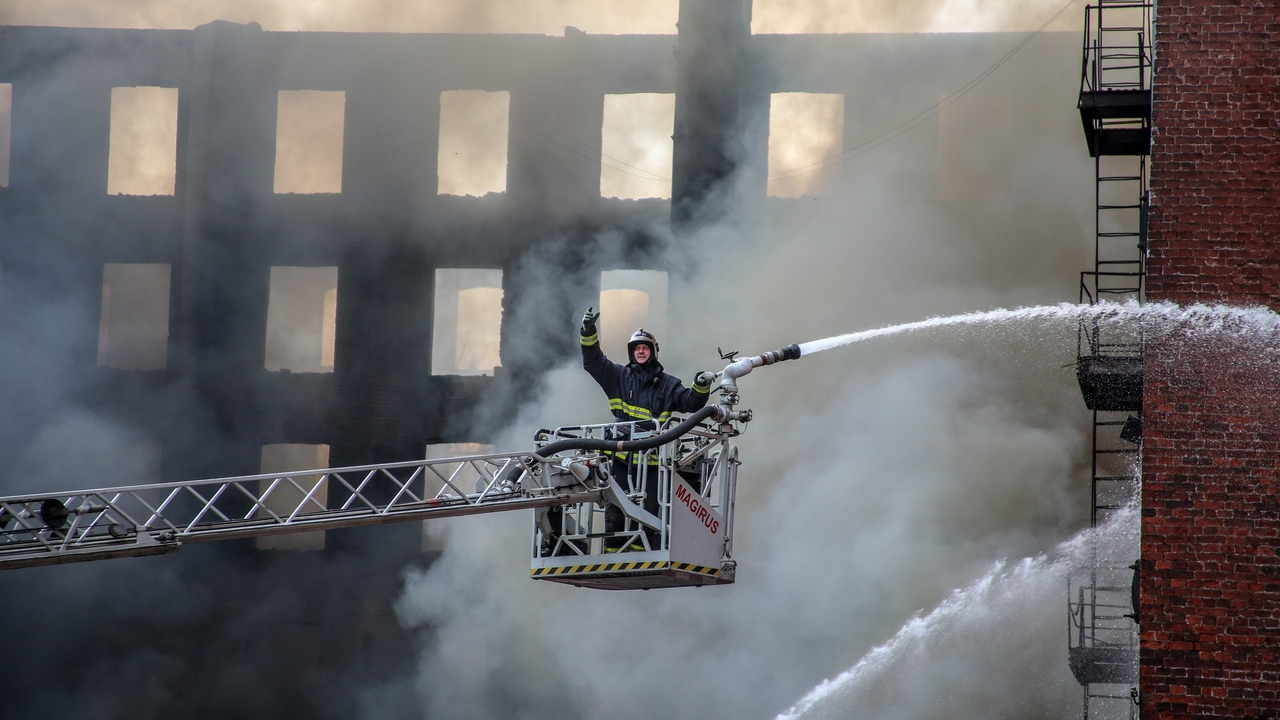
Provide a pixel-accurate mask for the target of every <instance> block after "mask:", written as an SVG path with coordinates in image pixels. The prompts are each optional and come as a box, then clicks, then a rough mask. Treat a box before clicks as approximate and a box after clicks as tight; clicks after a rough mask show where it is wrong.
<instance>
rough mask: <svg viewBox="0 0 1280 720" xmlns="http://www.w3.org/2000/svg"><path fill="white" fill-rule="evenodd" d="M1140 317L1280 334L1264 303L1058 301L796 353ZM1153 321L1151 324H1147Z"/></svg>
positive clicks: (814, 345) (814, 343)
mask: <svg viewBox="0 0 1280 720" xmlns="http://www.w3.org/2000/svg"><path fill="white" fill-rule="evenodd" d="M1139 319H1140V320H1143V321H1146V324H1145V325H1144V326H1143V329H1144V330H1149V331H1157V332H1159V331H1162V330H1163V331H1168V330H1172V329H1174V328H1178V327H1181V328H1184V329H1186V330H1190V331H1193V332H1196V333H1198V334H1205V333H1209V334H1214V333H1227V334H1230V335H1234V336H1246V335H1254V334H1256V335H1274V334H1276V333H1280V315H1277V314H1276V313H1275V312H1274V311H1272V310H1271V309H1270V308H1266V307H1233V306H1226V305H1201V304H1196V305H1190V306H1187V307H1181V306H1179V305H1174V304H1172V303H1149V304H1146V305H1139V304H1138V303H1136V302H1126V303H1110V302H1100V303H1097V304H1094V305H1076V304H1072V303H1059V304H1057V305H1036V306H1032V307H1022V308H1014V309H1008V308H999V309H995V310H985V311H980V312H970V313H963V314H960V315H949V316H946V317H932V318H929V319H927V320H917V321H915V322H909V323H902V324H900V325H889V326H886V327H881V328H874V329H871V330H862V331H859V332H853V333H847V334H845V335H834V336H832V337H828V338H823V339H821V340H811V341H809V342H806V343H800V354H801V357H803V356H805V355H812V354H814V353H818V352H822V351H823V350H830V349H831V348H836V347H840V346H842V345H851V344H853V343H856V342H862V341H864V340H872V339H875V338H882V337H890V336H894V335H905V334H908V333H914V332H920V331H924V330H932V329H935V328H943V327H954V326H965V325H1012V324H1017V323H1024V322H1027V321H1032V320H1066V321H1072V322H1079V321H1082V320H1088V321H1092V322H1098V323H1102V322H1108V321H1126V320H1128V321H1133V320H1139ZM1151 321H1154V322H1151Z"/></svg>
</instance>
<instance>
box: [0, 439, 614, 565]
mask: <svg viewBox="0 0 1280 720" xmlns="http://www.w3.org/2000/svg"><path fill="white" fill-rule="evenodd" d="M595 461H597V460H596V459H595V458H592V457H576V458H575V457H569V458H551V459H545V460H543V459H539V458H536V457H535V456H533V455H530V454H529V453H528V452H525V453H493V454H487V455H472V456H464V457H452V458H440V459H432V460H419V461H412V462H394V463H381V464H375V465H362V466H356V467H345V468H330V469H322V470H305V471H298V472H286V473H271V474H263V475H246V476H241V477H228V478H216V479H210V480H194V481H189V482H167V483H154V484H145V485H131V486H125V487H109V488H98V489H92V490H78V491H70V492H56V493H39V494H31V495H20V496H15V497H5V498H0V569H3V568H20V567H29V566H35V565H52V564H58V563H66V562H76V561H81V560H97V559H104V558H113V557H128V556H136V555H155V554H160V553H166V552H172V551H175V550H178V549H180V548H181V547H182V546H183V545H184V544H186V543H192V542H205V541H211V540H229V539H234V538H249V537H260V536H264V535H273V534H281V533H295V532H305V531H308V530H334V529H339V528H348V527H357V526H362V525H375V524H380V523H389V522H404V521H408V520H421V519H427V518H433V517H451V516H458V515H477V514H481V513H489V512H500V511H507V510H521V509H528V508H538V507H546V506H549V505H558V504H566V503H579V502H595V501H599V500H601V499H602V498H603V492H604V490H603V488H602V487H601V486H600V484H599V483H591V482H581V481H579V480H578V478H579V476H582V477H585V478H588V479H589V478H590V468H589V467H588V465H589V464H590V463H592V462H595ZM338 498H341V499H340V500H339V501H335V500H336V499H338Z"/></svg>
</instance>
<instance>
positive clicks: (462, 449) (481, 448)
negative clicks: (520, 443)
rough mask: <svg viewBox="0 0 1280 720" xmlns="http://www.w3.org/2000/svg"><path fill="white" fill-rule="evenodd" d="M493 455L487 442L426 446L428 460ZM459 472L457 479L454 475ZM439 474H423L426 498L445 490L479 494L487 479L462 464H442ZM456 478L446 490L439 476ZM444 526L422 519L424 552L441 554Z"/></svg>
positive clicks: (438, 466) (439, 522)
mask: <svg viewBox="0 0 1280 720" xmlns="http://www.w3.org/2000/svg"><path fill="white" fill-rule="evenodd" d="M492 452H493V446H492V445H486V444H484V443H431V444H428V445H427V452H426V455H425V456H424V457H425V459H427V460H441V459H444V458H453V457H462V456H465V455H485V454H488V453H492ZM458 470H460V472H458V474H457V476H456V477H455V476H454V472H455V471H458ZM436 471H437V472H438V473H439V475H437V474H436V473H433V472H427V473H424V474H423V477H424V478H425V482H426V487H425V488H424V492H425V493H426V496H427V497H432V496H434V495H435V494H436V493H438V492H440V491H441V490H444V491H445V492H448V493H452V494H459V493H472V492H479V491H480V490H483V489H484V483H485V480H484V478H482V477H481V476H480V473H479V472H477V471H476V470H474V469H473V467H471V466H468V467H463V463H441V464H440V465H437V466H436ZM441 475H443V476H444V477H454V478H455V479H454V482H453V484H454V487H455V489H453V490H447V489H445V488H444V483H443V482H441V480H440V476H441ZM443 530H444V525H443V524H442V523H441V521H440V520H438V519H437V520H423V521H422V552H439V551H441V550H443V549H444V544H445V543H444V539H445V533H444V532H442V531H443Z"/></svg>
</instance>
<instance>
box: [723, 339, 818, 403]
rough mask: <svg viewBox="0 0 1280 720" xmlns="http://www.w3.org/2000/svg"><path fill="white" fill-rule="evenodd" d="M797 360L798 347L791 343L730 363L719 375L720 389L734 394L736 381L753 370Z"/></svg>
mask: <svg viewBox="0 0 1280 720" xmlns="http://www.w3.org/2000/svg"><path fill="white" fill-rule="evenodd" d="M799 358H800V346H799V345H797V344H795V343H792V344H790V345H788V346H786V347H784V348H782V349H780V350H770V351H769V352H766V353H761V354H760V355H756V356H755V357H745V358H742V359H741V360H737V361H735V362H732V363H730V364H729V365H728V366H727V367H725V369H724V371H723V372H722V373H721V375H722V380H721V381H720V387H721V389H722V390H727V391H730V392H736V391H737V389H738V384H737V382H736V380H737V379H738V378H740V377H742V376H743V375H746V374H747V373H749V372H751V371H752V370H753V369H755V368H758V367H760V366H762V365H772V364H774V363H780V362H782V361H783V360H797V359H799Z"/></svg>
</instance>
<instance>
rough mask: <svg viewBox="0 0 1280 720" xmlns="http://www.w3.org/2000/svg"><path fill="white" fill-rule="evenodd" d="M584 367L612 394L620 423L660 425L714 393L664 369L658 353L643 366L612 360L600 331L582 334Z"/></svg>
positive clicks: (695, 407) (700, 404)
mask: <svg viewBox="0 0 1280 720" xmlns="http://www.w3.org/2000/svg"><path fill="white" fill-rule="evenodd" d="M582 367H583V368H584V369H586V371H587V372H588V373H590V374H591V377H593V378H595V381H596V382H597V383H599V384H600V389H602V390H604V394H605V395H607V396H609V409H610V410H611V411H613V417H614V418H616V419H617V421H618V422H632V421H635V420H654V421H657V422H658V423H659V424H661V423H663V422H665V421H666V420H667V419H668V418H670V417H671V413H673V412H683V413H691V412H694V411H696V410H700V409H701V408H702V407H703V406H704V405H706V404H707V398H708V397H710V394H711V388H710V387H709V386H705V385H697V384H696V383H695V384H694V386H693V387H691V388H687V387H685V386H684V385H683V384H682V383H681V382H680V380H679V379H678V378H676V377H675V376H673V375H668V374H667V373H665V372H663V370H662V364H661V363H659V362H658V358H657V356H656V355H655V356H654V358H653V359H652V360H650V361H649V362H647V363H645V364H644V365H636V364H635V363H629V364H627V365H619V364H618V363H615V362H613V361H611V360H610V359H609V358H607V357H605V355H604V351H602V350H601V349H600V335H599V333H592V334H590V335H583V336H582Z"/></svg>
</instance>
